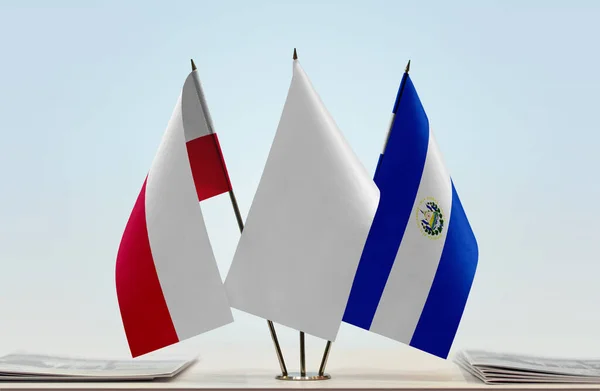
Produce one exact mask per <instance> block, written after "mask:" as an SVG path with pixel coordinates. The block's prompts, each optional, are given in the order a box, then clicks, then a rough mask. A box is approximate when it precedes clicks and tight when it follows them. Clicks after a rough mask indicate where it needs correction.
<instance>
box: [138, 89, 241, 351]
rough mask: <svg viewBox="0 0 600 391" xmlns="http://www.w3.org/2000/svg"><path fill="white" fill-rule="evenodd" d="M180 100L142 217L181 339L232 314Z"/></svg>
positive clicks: (151, 178) (158, 157)
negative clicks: (188, 147)
mask: <svg viewBox="0 0 600 391" xmlns="http://www.w3.org/2000/svg"><path fill="white" fill-rule="evenodd" d="M188 80H190V78H189V77H188ZM192 87H193V85H192ZM188 100H190V101H194V102H195V101H197V100H198V98H197V97H196V98H195V99H191V98H190V99H188ZM185 101H186V99H185V98H184V102H185ZM181 104H182V99H181V97H180V98H179V101H178V102H177V106H176V107H175V110H174V112H173V116H172V117H171V120H170V121H169V125H168V128H167V131H166V132H165V135H164V137H163V140H162V143H161V145H160V147H159V149H158V152H157V154H156V158H155V159H154V161H153V163H152V166H151V168H150V172H149V173H148V180H147V186H146V219H147V227H148V237H149V240H150V247H151V249H152V256H153V258H154V264H155V267H156V271H157V274H158V278H159V280H160V285H161V287H162V290H163V294H164V297H165V301H166V303H167V306H168V308H169V313H170V314H171V318H172V320H173V324H174V326H175V329H176V331H177V335H178V337H179V339H180V340H183V339H186V338H189V337H192V336H195V335H198V334H200V333H203V332H205V331H209V330H212V329H214V328H217V327H219V326H222V325H224V324H228V323H230V322H232V321H233V316H232V314H231V310H230V307H229V303H228V300H227V295H226V292H225V289H224V286H223V283H222V280H221V277H220V274H219V270H218V268H217V264H216V261H215V258H214V254H213V251H212V247H211V244H210V241H209V237H208V233H207V231H206V226H205V223H204V218H203V216H202V211H201V209H200V205H199V203H198V197H197V195H196V188H195V186H194V180H193V178H192V170H191V168H190V163H189V161H188V155H187V151H186V143H185V136H184V129H183V122H182V114H181V112H182V107H181Z"/></svg>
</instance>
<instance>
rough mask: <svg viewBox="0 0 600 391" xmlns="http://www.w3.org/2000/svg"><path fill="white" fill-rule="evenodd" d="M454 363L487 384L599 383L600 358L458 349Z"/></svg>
mask: <svg viewBox="0 0 600 391" xmlns="http://www.w3.org/2000/svg"><path fill="white" fill-rule="evenodd" d="M455 362H456V363H457V364H458V365H459V366H461V367H462V368H464V369H465V370H466V371H467V372H469V373H470V374H472V375H473V376H475V377H477V378H478V379H480V380H482V381H484V382H485V383H489V384H497V383H594V384H595V383H600V359H566V358H552V357H541V356H532V355H523V354H511V353H496V352H489V351H483V350H467V351H462V352H460V353H459V354H458V355H457V356H456V358H455Z"/></svg>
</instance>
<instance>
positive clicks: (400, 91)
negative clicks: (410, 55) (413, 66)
mask: <svg viewBox="0 0 600 391" xmlns="http://www.w3.org/2000/svg"><path fill="white" fill-rule="evenodd" d="M409 71H410V60H408V63H407V64H406V68H405V69H404V75H403V77H402V82H401V85H400V89H399V91H398V96H397V97H396V102H395V103H394V109H393V110H392V119H391V120H390V126H389V127H388V132H387V134H386V136H385V141H384V143H383V149H382V150H381V154H382V155H383V154H384V153H385V148H386V147H387V144H388V140H389V139H390V133H391V132H392V127H393V126H394V120H395V119H396V111H397V110H398V105H399V104H400V99H402V93H403V92H404V86H405V85H406V76H407V75H408V72H409Z"/></svg>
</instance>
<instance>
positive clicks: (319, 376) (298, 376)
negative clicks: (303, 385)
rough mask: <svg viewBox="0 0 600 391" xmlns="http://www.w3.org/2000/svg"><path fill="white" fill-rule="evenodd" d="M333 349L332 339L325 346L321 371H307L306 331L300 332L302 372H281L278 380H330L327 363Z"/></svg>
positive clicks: (277, 377)
mask: <svg viewBox="0 0 600 391" xmlns="http://www.w3.org/2000/svg"><path fill="white" fill-rule="evenodd" d="M330 349H331V341H327V345H326V346H325V352H324V353H323V359H322V360H321V366H320V367H319V372H318V373H314V372H309V373H307V372H306V344H305V342H304V332H303V331H301V332H300V372H292V373H289V374H281V375H278V376H276V377H275V378H276V379H277V380H328V379H331V376H330V375H329V374H327V373H325V365H327V358H328V357H329V350H330Z"/></svg>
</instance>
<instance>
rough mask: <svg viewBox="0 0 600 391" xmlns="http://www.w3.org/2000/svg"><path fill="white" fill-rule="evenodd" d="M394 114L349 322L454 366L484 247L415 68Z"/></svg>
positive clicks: (377, 176)
mask: <svg viewBox="0 0 600 391" xmlns="http://www.w3.org/2000/svg"><path fill="white" fill-rule="evenodd" d="M409 64H410V63H409ZM393 113H394V118H393V121H392V125H391V128H390V133H389V135H388V140H387V144H386V146H385V147H384V151H383V153H382V154H381V156H380V158H379V162H378V165H377V169H376V171H375V177H374V181H375V183H376V184H377V186H378V187H379V190H380V201H379V206H378V209H377V213H376V214H375V218H374V221H373V224H372V226H371V229H370V231H369V236H368V238H367V241H366V243H365V246H364V249H363V253H362V256H361V259H360V263H359V266H358V269H357V272H356V276H355V278H354V282H353V285H352V289H351V292H350V297H349V300H348V303H347V306H346V310H345V314H344V318H343V320H344V322H346V323H350V324H353V325H355V326H358V327H361V328H363V329H366V330H369V331H372V332H374V333H376V334H380V335H383V336H385V337H388V338H391V339H394V340H396V341H399V342H403V343H406V344H409V345H410V346H412V347H415V348H417V349H420V350H422V351H425V352H428V353H430V354H433V355H436V356H438V357H441V358H447V357H448V352H449V351H450V347H451V346H452V342H453V340H454V336H455V334H456V331H457V329H458V325H459V323H460V319H461V317H462V314H463V310H464V308H465V305H466V302H467V298H468V296H469V291H470V289H471V285H472V283H473V278H474V276H475V270H476V268H477V260H478V247H477V241H476V239H475V236H474V234H473V231H472V230H471V226H470V225H469V221H468V220H467V216H466V214H465V211H464V209H463V207H462V205H461V203H460V200H459V198H458V194H457V193H456V189H455V188H454V184H453V182H452V179H451V177H450V174H449V173H448V171H447V169H446V166H445V164H444V161H443V158H442V154H441V153H440V150H439V149H438V145H437V143H436V141H435V138H434V136H433V133H432V132H431V129H430V128H429V121H428V119H427V115H426V114H425V110H424V109H423V106H422V105H421V101H420V100H419V96H418V95H417V91H416V90H415V87H414V85H413V83H412V81H411V79H410V77H409V75H408V67H407V72H406V73H405V74H404V77H403V79H402V83H401V84H400V88H399V90H398V95H397V97H396V103H395V105H394V110H393Z"/></svg>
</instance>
